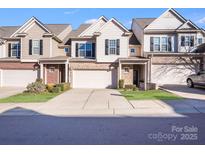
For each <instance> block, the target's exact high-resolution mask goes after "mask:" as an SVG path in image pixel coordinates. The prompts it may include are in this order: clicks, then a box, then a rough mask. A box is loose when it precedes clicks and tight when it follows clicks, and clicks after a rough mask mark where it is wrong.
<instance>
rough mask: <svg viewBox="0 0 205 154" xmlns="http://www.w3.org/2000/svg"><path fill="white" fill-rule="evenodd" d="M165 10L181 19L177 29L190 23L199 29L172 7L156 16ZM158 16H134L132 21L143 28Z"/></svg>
mask: <svg viewBox="0 0 205 154" xmlns="http://www.w3.org/2000/svg"><path fill="white" fill-rule="evenodd" d="M167 12H171V13H173V14H174V15H175V16H176V17H177V18H178V19H179V20H180V21H182V23H183V24H182V25H180V26H179V27H178V28H176V29H177V30H178V29H180V28H182V27H183V26H184V25H185V24H190V25H191V26H192V27H193V28H195V29H197V30H199V29H200V28H199V27H198V26H197V25H195V24H194V23H193V22H192V21H190V20H187V19H185V18H184V17H183V16H182V15H180V14H179V13H178V12H177V11H176V10H174V9H173V8H170V9H167V10H166V11H165V12H164V13H162V14H161V15H160V16H159V17H158V18H160V17H161V16H163V15H164V14H166V13H167ZM158 18H134V19H133V23H135V24H137V25H138V26H140V27H141V28H142V29H145V28H146V27H147V26H148V25H150V24H151V23H152V22H154V21H155V20H156V19H158Z"/></svg>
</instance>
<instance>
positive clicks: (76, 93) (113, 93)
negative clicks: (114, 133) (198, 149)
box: [0, 89, 205, 116]
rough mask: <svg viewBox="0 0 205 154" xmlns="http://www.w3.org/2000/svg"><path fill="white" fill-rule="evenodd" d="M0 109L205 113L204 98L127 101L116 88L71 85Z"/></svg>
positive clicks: (68, 112) (74, 113)
mask: <svg viewBox="0 0 205 154" xmlns="http://www.w3.org/2000/svg"><path fill="white" fill-rule="evenodd" d="M0 113H1V115H39V114H43V115H53V116H113V115H117V116H135V115H137V116H140V115H142V116H158V115H166V116H183V114H186V113H205V101H204V100H191V99H190V100H189V99H182V100H169V101H162V100H136V101H127V100H126V99H125V98H124V97H123V96H121V94H120V93H119V92H118V91H117V90H112V89H72V90H69V91H67V92H65V93H63V94H61V95H59V96H57V97H55V98H54V99H52V100H50V101H48V102H47V103H0Z"/></svg>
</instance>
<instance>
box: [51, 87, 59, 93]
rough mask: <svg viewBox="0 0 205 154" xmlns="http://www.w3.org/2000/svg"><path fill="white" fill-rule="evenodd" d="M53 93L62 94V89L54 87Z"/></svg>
mask: <svg viewBox="0 0 205 154" xmlns="http://www.w3.org/2000/svg"><path fill="white" fill-rule="evenodd" d="M51 92H52V93H60V92H61V87H58V86H56V87H53V89H52V91H51Z"/></svg>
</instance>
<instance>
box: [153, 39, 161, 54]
mask: <svg viewBox="0 0 205 154" xmlns="http://www.w3.org/2000/svg"><path fill="white" fill-rule="evenodd" d="M155 38H158V39H159V50H155V44H156V43H155V41H154V39H155ZM153 51H154V52H160V51H161V39H160V37H158V36H157V37H153Z"/></svg>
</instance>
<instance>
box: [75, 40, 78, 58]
mask: <svg viewBox="0 0 205 154" xmlns="http://www.w3.org/2000/svg"><path fill="white" fill-rule="evenodd" d="M75 57H78V43H76V44H75Z"/></svg>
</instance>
